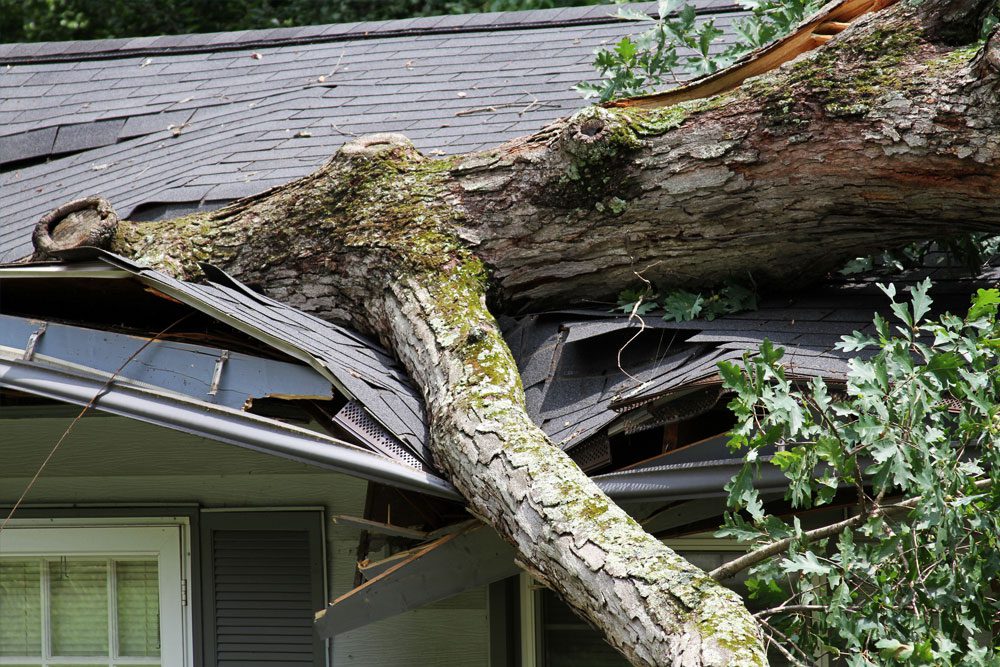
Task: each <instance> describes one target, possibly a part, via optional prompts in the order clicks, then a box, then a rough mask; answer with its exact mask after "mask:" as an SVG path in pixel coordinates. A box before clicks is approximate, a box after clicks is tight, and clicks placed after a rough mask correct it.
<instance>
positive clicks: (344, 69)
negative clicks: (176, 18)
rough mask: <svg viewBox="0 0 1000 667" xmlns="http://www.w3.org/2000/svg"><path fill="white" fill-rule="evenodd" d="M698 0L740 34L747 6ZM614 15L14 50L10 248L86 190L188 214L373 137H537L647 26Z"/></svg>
mask: <svg viewBox="0 0 1000 667" xmlns="http://www.w3.org/2000/svg"><path fill="white" fill-rule="evenodd" d="M696 4H697V5H698V6H699V9H700V11H701V12H702V14H704V15H714V16H715V21H716V24H717V25H718V26H719V27H720V28H722V29H724V30H727V32H728V33H729V34H731V32H732V31H731V30H730V28H731V25H732V22H733V20H735V18H737V17H739V16H740V15H741V12H740V11H739V8H738V6H737V5H736V4H735V3H734V2H732V1H729V0H698V2H697V3H696ZM652 5H655V3H648V5H644V6H643V7H645V8H647V9H650V10H651V9H652V8H653V7H652ZM613 11H614V10H613V8H612V7H609V6H607V5H604V6H590V7H578V8H570V9H555V10H543V11H532V12H502V13H494V14H474V15H464V16H444V17H430V18H421V19H408V20H404V21H388V22H378V23H372V22H368V23H360V24H344V25H333V26H310V27H303V28H287V29H275V30H262V31H248V32H240V33H218V34H209V35H180V36H167V37H141V38H135V39H119V40H99V41H93V42H64V43H49V44H8V45H0V261H9V260H13V259H16V258H18V257H22V256H25V255H27V254H29V253H30V251H31V248H30V229H31V227H32V225H33V224H34V223H35V222H36V221H37V220H38V218H39V217H41V216H42V215H43V214H44V213H46V212H47V211H49V210H51V209H52V208H54V207H55V206H57V205H59V204H60V203H63V202H65V201H68V200H71V199H74V198H77V197H82V196H88V195H93V194H99V195H102V196H104V197H106V198H107V199H109V200H110V201H111V202H112V204H113V205H114V206H115V208H116V210H117V211H118V213H119V214H120V215H122V216H123V217H136V218H153V217H160V216H165V215H176V214H180V213H184V212H187V211H190V210H194V209H197V208H199V207H208V208H214V207H217V206H219V205H221V204H222V203H224V202H227V201H231V200H233V199H237V198H239V197H243V196H248V195H252V194H256V193H258V192H262V191H263V190H265V189H267V188H269V187H272V186H274V185H278V184H280V183H284V182H287V181H289V180H291V179H293V178H295V177H298V176H303V175H305V174H307V173H309V172H310V171H312V170H314V169H315V168H316V167H317V166H319V165H320V164H322V163H323V162H324V161H325V160H327V159H328V158H329V157H330V156H331V155H332V154H333V153H334V152H335V151H336V149H337V148H338V147H339V146H340V145H341V144H343V143H344V142H346V141H349V140H350V139H352V138H353V137H354V136H356V135H360V134H364V133H370V132H376V131H379V132H385V131H393V132H402V133H404V134H406V135H407V136H408V137H409V138H410V139H412V140H413V142H414V143H415V144H416V146H417V147H418V148H419V149H421V150H422V151H424V152H425V153H428V154H431V155H434V154H453V153H463V152H469V151H475V150H479V149H483V148H486V147H489V146H492V145H496V144H499V143H502V142H503V141H506V140H509V139H511V138H514V137H516V136H519V135H522V134H526V133H530V132H532V131H534V130H537V129H539V128H541V127H543V126H544V125H545V124H547V123H549V122H551V121H552V120H554V119H556V118H558V117H561V116H565V115H568V114H569V113H572V112H573V111H574V110H576V109H578V108H579V107H581V106H582V100H581V98H580V96H579V94H578V93H576V92H575V91H574V90H573V85H574V84H576V83H578V82H579V81H581V80H584V79H588V78H593V77H594V71H593V69H592V67H591V65H590V62H591V60H592V53H593V51H594V49H595V48H597V47H599V46H601V45H604V44H608V43H611V42H614V41H617V40H618V39H620V38H621V37H622V36H624V35H628V34H633V33H635V32H638V31H640V30H641V29H642V26H638V25H636V24H635V23H634V22H628V21H621V20H617V19H615V18H614V17H613V16H612V15H611V14H612V12H613Z"/></svg>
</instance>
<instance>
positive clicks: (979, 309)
mask: <svg viewBox="0 0 1000 667" xmlns="http://www.w3.org/2000/svg"><path fill="white" fill-rule="evenodd" d="M998 306H1000V289H996V288H992V289H979V290H977V291H976V294H975V296H974V297H972V307H971V308H969V315H968V318H967V319H969V320H978V319H980V318H982V317H987V316H989V317H994V318H995V317H996V315H997V308H998Z"/></svg>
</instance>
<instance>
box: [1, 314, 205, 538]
mask: <svg viewBox="0 0 1000 667" xmlns="http://www.w3.org/2000/svg"><path fill="white" fill-rule="evenodd" d="M190 316H191V314H190V313H188V314H186V315H184V316H183V317H181V318H180V319H179V320H177V321H175V322H173V323H172V324H170V325H168V326H167V328H166V329H164V330H163V331H160V332H159V333H158V334H156V335H155V336H153V337H152V338H150V339H149V340H147V341H146V342H145V343H143V344H142V345H141V346H140V347H139V349H138V350H136V351H135V352H133V353H132V354H130V355H129V357H128V359H126V360H125V361H124V362H123V363H122V365H121V366H119V367H118V370H116V371H115V372H114V373H112V374H111V377H109V378H108V379H107V380H106V381H105V382H104V384H103V385H101V388H100V389H98V390H97V393H96V394H94V397H93V398H91V399H90V400H89V401H87V404H86V405H84V406H83V409H82V410H80V413H79V414H78V415H77V416H76V417H75V418H74V419H73V421H71V422H70V423H69V426H67V427H66V430H65V431H63V433H62V435H61V436H59V440H57V441H56V444H55V445H53V446H52V449H50V450H49V454H48V456H46V457H45V460H44V461H42V464H41V465H40V466H38V470H37V471H35V475H34V476H33V477H32V478H31V481H29V482H28V485H27V486H26V487H24V491H23V492H22V493H21V497H19V498H18V499H17V502H16V503H14V506H13V507H11V508H10V512H9V513H8V514H7V517H6V518H5V519H4V520H3V523H0V534H2V533H3V531H4V529H5V528H6V527H7V524H8V523H10V520H11V519H13V518H14V514H15V513H17V510H18V509H19V508H20V507H21V504H22V503H23V502H24V499H25V498H27V497H28V494H29V493H30V492H31V489H32V487H34V486H35V482H37V481H38V479H39V478H40V477H41V476H42V472H44V470H45V467H46V466H47V465H48V464H49V461H51V460H52V457H53V456H55V455H56V452H57V451H59V447H60V446H61V445H62V444H63V441H65V440H66V438H67V437H68V436H69V434H70V432H71V431H72V430H73V427H74V426H76V425H77V423H78V422H79V421H80V420H81V419H83V416H84V415H85V414H87V412H88V411H89V410H90V409H91V408H92V407H94V404H95V403H97V401H98V400H100V398H101V396H103V395H104V394H105V393H107V391H108V389H109V388H110V387H111V384H112V383H113V382H114V381H115V380H116V379H117V378H118V376H119V375H120V374H121V372H122V371H123V370H125V367H126V366H128V365H129V364H130V363H132V360H133V359H135V358H136V357H137V356H139V355H140V354H141V353H142V351H143V350H145V349H146V348H147V347H149V346H150V345H152V344H153V343H154V342H155V341H157V340H159V338H160V337H161V336H163V335H164V334H165V333H167V332H168V331H170V330H171V329H173V328H174V327H175V326H177V325H178V324H180V323H181V322H183V321H184V320H186V319H187V318H188V317H190Z"/></svg>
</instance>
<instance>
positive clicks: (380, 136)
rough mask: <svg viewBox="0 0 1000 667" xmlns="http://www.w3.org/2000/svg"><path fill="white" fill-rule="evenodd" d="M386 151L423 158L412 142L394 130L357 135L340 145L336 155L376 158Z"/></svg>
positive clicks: (386, 152) (349, 157)
mask: <svg viewBox="0 0 1000 667" xmlns="http://www.w3.org/2000/svg"><path fill="white" fill-rule="evenodd" d="M388 153H397V154H405V155H407V156H408V157H414V158H423V156H422V155H421V154H420V151H418V150H417V148H416V146H414V145H413V142H412V141H410V140H409V138H407V137H406V136H404V135H402V134H398V133H396V132H377V133H375V134H366V135H363V136H360V137H358V138H357V139H355V140H354V141H349V142H347V143H346V144H344V145H343V146H341V147H340V150H339V151H337V156H343V157H346V158H348V159H351V158H357V157H360V158H376V157H379V156H382V155H386V154H388Z"/></svg>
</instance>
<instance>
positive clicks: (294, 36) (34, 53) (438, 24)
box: [0, 0, 742, 65]
mask: <svg viewBox="0 0 1000 667" xmlns="http://www.w3.org/2000/svg"><path fill="white" fill-rule="evenodd" d="M657 4H658V3H656V2H639V3H633V4H632V7H633V8H634V9H638V10H639V11H643V12H645V13H647V14H648V15H650V16H653V17H655V16H657V12H656V9H657ZM693 4H695V5H696V9H697V11H698V13H699V14H713V15H715V14H725V13H729V12H735V11H742V8H741V7H740V5H739V3H738V2H737V1H736V0H693ZM617 7H619V5H585V6H579V7H563V8H556V9H534V10H523V11H513V12H489V13H482V14H448V15H443V16H426V17H415V18H408V19H395V20H388V21H362V22H356V23H334V24H329V25H317V26H300V27H292V28H269V29H259V30H243V31H233V32H217V33H193V34H186V35H161V36H150V37H125V38H118V39H97V40H78V41H67V42H28V43H13V44H0V65H23V64H40V63H53V62H63V61H80V60H104V59H114V58H123V57H137V58H139V57H144V56H163V55H181V54H192V53H206V52H211V53H217V52H221V51H234V50H248V49H255V48H273V47H281V46H297V45H301V44H316V43H323V42H342V41H355V40H364V39H376V38H381V39H385V38H394V37H412V36H423V35H442V34H445V35H447V34H462V33H470V32H497V31H505V30H526V29H544V28H559V27H567V26H579V25H600V24H606V23H618V22H624V21H626V19H622V18H620V17H619V16H617V15H616V14H615V13H613V12H612V11H611V10H614V9H616V8H617Z"/></svg>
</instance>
